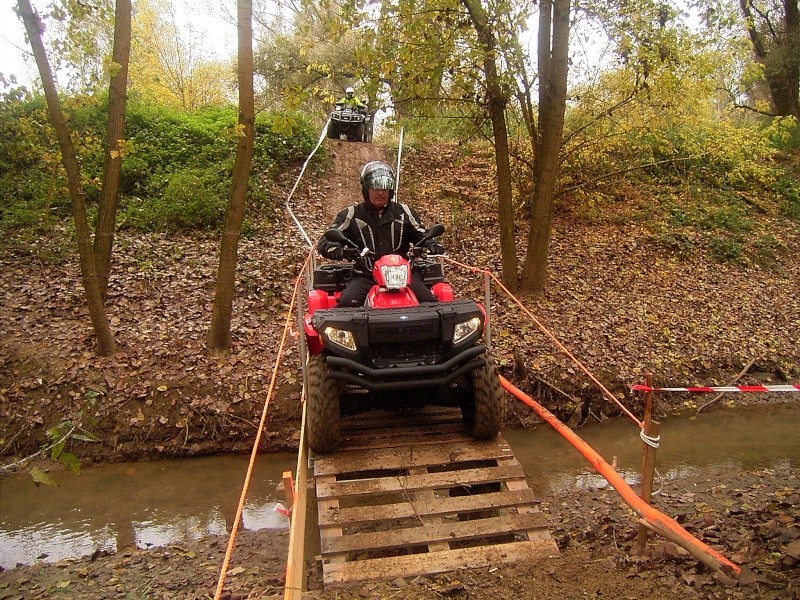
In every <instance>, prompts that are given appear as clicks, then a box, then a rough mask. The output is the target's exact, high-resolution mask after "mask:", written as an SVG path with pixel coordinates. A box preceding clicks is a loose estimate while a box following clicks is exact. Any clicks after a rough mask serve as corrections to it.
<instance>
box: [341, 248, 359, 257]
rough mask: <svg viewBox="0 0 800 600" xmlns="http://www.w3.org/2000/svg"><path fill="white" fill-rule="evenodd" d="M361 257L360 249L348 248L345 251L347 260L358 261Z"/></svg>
mask: <svg viewBox="0 0 800 600" xmlns="http://www.w3.org/2000/svg"><path fill="white" fill-rule="evenodd" d="M359 256H361V252H359V250H358V248H351V247H349V246H348V247H347V248H345V249H344V257H345V258H346V259H347V260H356V259H357V258H358V257H359Z"/></svg>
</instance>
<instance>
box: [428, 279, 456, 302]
mask: <svg viewBox="0 0 800 600" xmlns="http://www.w3.org/2000/svg"><path fill="white" fill-rule="evenodd" d="M431 291H432V292H433V295H434V296H436V299H437V300H439V302H452V301H453V298H455V296H454V295H453V288H452V287H450V284H449V283H447V282H444V281H440V282H439V283H434V284H433V287H432V288H431Z"/></svg>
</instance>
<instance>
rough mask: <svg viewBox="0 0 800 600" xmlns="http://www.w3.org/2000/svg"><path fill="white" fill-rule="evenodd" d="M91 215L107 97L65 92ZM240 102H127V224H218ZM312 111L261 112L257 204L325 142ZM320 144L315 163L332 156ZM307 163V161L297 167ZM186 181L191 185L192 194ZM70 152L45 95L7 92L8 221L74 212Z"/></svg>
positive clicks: (27, 223) (0, 159)
mask: <svg viewBox="0 0 800 600" xmlns="http://www.w3.org/2000/svg"><path fill="white" fill-rule="evenodd" d="M62 103H63V108H64V112H65V114H66V115H67V117H68V120H69V124H70V127H71V129H72V138H73V142H74V143H75V147H76V153H77V155H78V160H79V162H80V165H81V175H82V183H83V191H84V194H85V198H86V201H87V205H88V210H89V214H94V213H95V212H96V211H95V210H94V208H95V206H96V201H97V199H98V197H99V191H100V186H101V183H102V169H103V160H104V158H103V157H104V148H103V146H104V139H105V126H106V122H107V119H108V117H107V114H106V111H107V100H106V98H104V97H86V96H80V97H77V96H76V97H65V98H63V99H62ZM237 118H238V116H237V108H236V107H235V106H226V107H213V108H205V109H202V110H198V111H194V112H182V111H179V110H176V109H173V108H170V107H166V106H159V105H152V104H145V103H143V102H140V101H138V100H135V99H132V100H130V101H129V102H128V109H127V115H126V130H125V144H124V147H123V159H122V175H121V182H120V208H119V220H118V225H119V226H120V227H133V228H137V229H146V230H176V229H183V230H185V229H192V228H201V229H208V228H213V227H217V226H218V225H219V223H220V212H221V210H220V207H222V212H223V213H224V205H225V202H226V200H227V197H228V194H229V192H230V188H231V183H232V182H231V172H232V169H233V163H234V159H235V154H236V145H237V141H238V137H237V133H236V124H237ZM317 135H318V134H317V132H316V127H315V126H314V125H313V124H311V123H310V121H308V120H307V119H306V118H305V117H304V116H303V115H293V114H284V113H259V115H258V116H257V118H256V136H255V145H254V150H253V166H252V171H251V173H252V175H251V181H250V187H249V198H248V200H249V205H248V210H249V211H256V213H257V214H258V215H260V216H264V215H269V214H270V213H271V211H272V210H274V208H275V206H274V205H275V200H274V199H273V198H272V197H271V196H270V194H269V191H268V190H269V188H270V187H271V183H272V181H274V179H275V178H276V177H277V176H278V175H279V174H282V173H285V172H287V171H288V172H291V170H292V168H293V167H294V166H295V165H299V164H300V163H301V162H302V161H303V160H305V158H306V157H307V156H308V154H309V153H310V152H311V150H312V149H313V148H314V146H315V145H316V140H317ZM323 154H324V152H319V153H318V155H317V156H316V159H317V160H316V161H315V163H314V165H312V169H313V168H315V166H316V165H318V164H320V159H324V156H323ZM298 172H299V167H298ZM185 190H191V191H192V193H191V194H188V193H186V192H185ZM69 206H70V202H69V195H68V193H67V188H66V178H65V176H64V172H63V168H62V166H61V157H60V153H59V151H58V145H57V144H56V139H55V135H54V132H53V130H52V127H51V126H50V123H49V120H48V114H47V110H46V106H45V103H44V99H43V98H42V97H41V96H25V95H19V94H17V95H13V94H4V95H1V96H0V230H7V229H19V228H30V227H33V228H37V227H41V226H42V225H47V224H48V223H51V222H55V221H59V220H62V219H64V218H66V217H68V216H69V214H70V211H69Z"/></svg>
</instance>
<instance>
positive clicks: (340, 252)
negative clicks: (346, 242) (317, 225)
mask: <svg viewBox="0 0 800 600" xmlns="http://www.w3.org/2000/svg"><path fill="white" fill-rule="evenodd" d="M325 258H330V259H331V260H342V259H343V258H344V248H342V245H341V244H337V243H336V242H331V243H330V244H328V247H327V248H325Z"/></svg>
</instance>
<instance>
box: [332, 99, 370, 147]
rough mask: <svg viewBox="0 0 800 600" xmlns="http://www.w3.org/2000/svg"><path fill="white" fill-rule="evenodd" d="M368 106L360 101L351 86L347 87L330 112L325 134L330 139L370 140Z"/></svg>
mask: <svg viewBox="0 0 800 600" xmlns="http://www.w3.org/2000/svg"><path fill="white" fill-rule="evenodd" d="M369 121H370V114H369V108H368V107H367V104H366V103H365V102H363V101H361V100H360V99H359V98H358V97H357V96H356V95H355V91H354V90H353V88H351V87H348V88H347V89H346V90H345V94H344V96H343V97H342V98H340V99H339V100H337V101H336V107H335V108H334V109H333V112H331V117H330V122H329V125H328V132H327V135H328V137H329V138H330V139H332V140H346V141H349V142H369V141H372V127H371V123H370V122H369Z"/></svg>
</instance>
